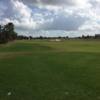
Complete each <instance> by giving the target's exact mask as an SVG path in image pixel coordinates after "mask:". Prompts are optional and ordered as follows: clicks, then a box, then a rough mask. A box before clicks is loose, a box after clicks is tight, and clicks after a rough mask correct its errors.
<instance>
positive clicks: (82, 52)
mask: <svg viewBox="0 0 100 100" xmlns="http://www.w3.org/2000/svg"><path fill="white" fill-rule="evenodd" d="M0 100H100V41H99V40H66V41H61V42H54V41H52V42H50V41H48V40H19V41H14V42H12V43H8V44H5V45H0Z"/></svg>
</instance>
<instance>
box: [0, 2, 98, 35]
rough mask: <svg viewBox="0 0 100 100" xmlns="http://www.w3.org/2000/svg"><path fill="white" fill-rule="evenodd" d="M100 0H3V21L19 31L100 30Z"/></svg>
mask: <svg viewBox="0 0 100 100" xmlns="http://www.w3.org/2000/svg"><path fill="white" fill-rule="evenodd" d="M99 9H100V1H99V0H9V2H8V0H1V1H0V24H5V23H7V22H10V21H11V22H13V23H14V24H15V27H16V30H17V31H18V32H22V33H24V32H26V33H29V32H34V31H35V30H38V31H39V30H46V31H47V30H49V31H52V30H56V31H57V30H62V31H63V30H64V31H81V30H82V31H91V30H92V31H95V30H98V31H99V30H100V10H99Z"/></svg>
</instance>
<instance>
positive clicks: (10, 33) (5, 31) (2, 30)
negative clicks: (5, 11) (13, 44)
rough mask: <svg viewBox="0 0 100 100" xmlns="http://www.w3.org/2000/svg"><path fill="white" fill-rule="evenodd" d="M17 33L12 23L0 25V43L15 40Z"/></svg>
mask: <svg viewBox="0 0 100 100" xmlns="http://www.w3.org/2000/svg"><path fill="white" fill-rule="evenodd" d="M16 38H17V33H16V32H15V31H14V24H13V23H11V22H10V23H7V24H6V25H4V26H2V25H0V43H7V42H8V41H12V40H15V39H16Z"/></svg>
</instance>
